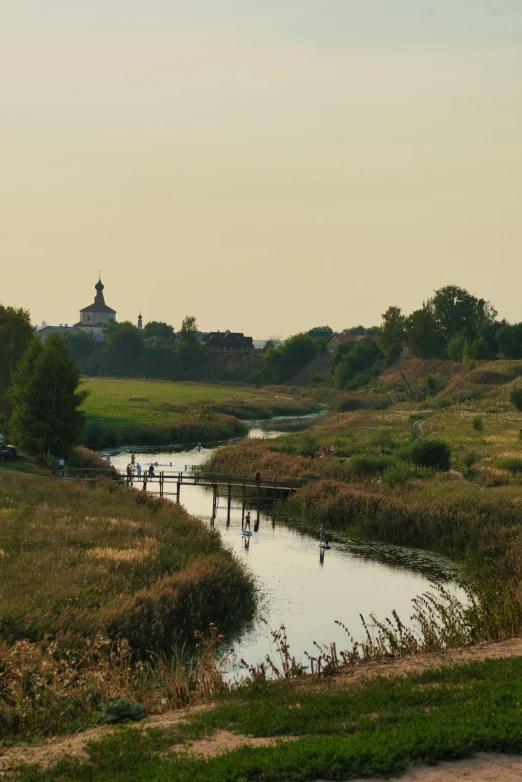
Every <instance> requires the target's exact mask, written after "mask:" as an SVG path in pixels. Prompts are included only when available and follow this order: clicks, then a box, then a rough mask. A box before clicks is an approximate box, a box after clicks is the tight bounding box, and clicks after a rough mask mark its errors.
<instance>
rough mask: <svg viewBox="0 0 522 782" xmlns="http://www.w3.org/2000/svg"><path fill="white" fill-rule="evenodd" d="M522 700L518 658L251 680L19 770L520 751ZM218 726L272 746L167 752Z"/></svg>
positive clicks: (309, 775) (142, 773)
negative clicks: (402, 671) (162, 725)
mask: <svg viewBox="0 0 522 782" xmlns="http://www.w3.org/2000/svg"><path fill="white" fill-rule="evenodd" d="M521 703H522V658H519V657H517V658H511V659H505V660H496V661H492V660H489V661H486V662H483V663H473V664H470V665H463V666H459V667H454V668H446V669H440V670H434V671H429V672H426V673H424V674H422V675H415V676H408V677H405V678H398V677H396V678H390V679H375V680H373V681H367V682H366V683H361V684H359V686H358V687H357V688H356V689H355V688H348V689H343V688H339V687H332V688H331V687H330V686H329V684H328V683H327V682H326V683H323V684H322V685H319V683H315V684H314V686H313V687H303V686H297V687H296V686H295V685H294V684H293V683H292V682H279V683H272V684H258V685H250V686H249V687H247V688H243V689H241V690H239V691H237V692H233V693H229V694H228V695H226V696H223V697H222V699H221V700H220V701H219V702H218V704H217V707H216V708H215V709H212V710H205V711H203V712H199V713H197V714H193V715H191V716H189V717H188V718H187V719H186V720H185V721H183V722H181V723H179V724H178V725H176V726H175V727H172V728H170V729H149V730H147V731H137V730H135V729H133V728H123V729H121V730H119V731H118V732H116V733H111V734H108V735H106V736H105V737H104V738H103V739H102V740H101V741H95V742H94V741H93V742H91V743H90V744H89V745H88V747H87V751H88V756H89V759H88V760H87V761H83V762H82V761H74V760H71V761H62V762H61V763H59V764H58V765H57V766H55V767H54V768H51V769H49V770H47V771H40V770H38V769H37V768H34V767H33V768H28V769H26V770H24V771H22V772H21V773H20V774H19V775H16V779H18V780H20V782H57V781H58V780H60V782H66V781H69V780H71V781H72V780H74V781H75V782H94V781H96V782H102V780H111V782H118V780H128V779H132V780H136V782H140V781H141V780H143V782H146V781H147V782H148V780H151V779H154V780H158V782H159V781H161V780H165V782H167V780H168V782H185V781H187V782H188V780H190V781H191V782H198V781H199V780H201V782H213V780H215V781H216V782H221V781H222V780H225V779H226V780H231V781H232V780H237V782H243V781H244V780H265V782H266V781H267V780H274V781H275V780H278V781H279V782H284V780H288V781H289V782H290V780H292V781H293V782H296V781H297V780H312V779H318V778H321V779H339V780H342V779H354V778H356V777H373V776H376V775H377V776H385V775H386V776H387V775H396V774H400V773H401V772H402V771H404V770H405V769H407V768H408V766H411V765H418V764H420V763H435V762H437V761H441V760H449V759H458V758H465V757H470V756H472V755H473V754H474V753H476V752H509V753H522V738H521V735H520V718H521V714H520V712H521V705H520V704H521ZM223 730H225V731H232V732H233V735H235V736H239V737H241V736H242V737H244V738H246V737H256V738H264V739H274V743H272V744H271V745H270V746H265V747H256V748H253V747H249V746H243V747H241V746H240V747H239V748H238V749H236V750H234V751H232V752H228V753H226V754H221V755H218V756H217V757H210V758H209V759H206V760H205V759H203V758H202V757H199V756H198V755H197V754H191V753H190V752H179V751H178V752H176V750H182V749H183V748H184V747H186V745H187V742H190V741H197V740H198V739H201V738H203V737H205V736H212V735H214V734H215V732H216V731H223ZM288 739H290V740H288ZM277 740H280V741H279V742H278V741H277ZM239 743H240V742H239V741H238V744H239ZM197 746H198V745H197V744H195V746H194V748H195V750H196V752H197Z"/></svg>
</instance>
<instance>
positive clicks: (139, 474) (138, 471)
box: [136, 462, 141, 478]
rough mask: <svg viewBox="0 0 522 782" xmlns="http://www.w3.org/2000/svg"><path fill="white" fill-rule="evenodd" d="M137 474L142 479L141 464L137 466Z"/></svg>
mask: <svg viewBox="0 0 522 782" xmlns="http://www.w3.org/2000/svg"><path fill="white" fill-rule="evenodd" d="M136 474H137V476H138V478H141V464H140V463H139V462H138V463H137V465H136Z"/></svg>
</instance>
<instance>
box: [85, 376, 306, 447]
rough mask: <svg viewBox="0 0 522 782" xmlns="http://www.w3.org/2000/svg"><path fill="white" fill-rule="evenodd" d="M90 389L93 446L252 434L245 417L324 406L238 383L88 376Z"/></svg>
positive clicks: (88, 425) (89, 435)
mask: <svg viewBox="0 0 522 782" xmlns="http://www.w3.org/2000/svg"><path fill="white" fill-rule="evenodd" d="M84 388H85V390H87V391H88V392H89V396H88V397H87V400H86V401H85V403H84V406H83V408H84V410H85V413H86V415H87V423H86V429H85V437H84V439H85V444H86V445H87V446H89V447H90V448H103V447H114V446H118V445H130V444H132V445H169V444H175V443H197V442H199V441H202V442H203V441H218V440H228V439H230V438H232V437H240V436H243V435H245V434H246V432H247V431H248V427H247V425H246V424H245V423H244V421H245V420H252V419H270V418H273V417H274V416H278V415H302V414H306V413H311V412H316V411H317V410H319V409H320V407H319V405H318V404H317V403H316V402H314V401H313V400H311V399H306V398H296V397H293V396H290V395H288V394H285V393H283V392H281V391H277V392H276V391H273V392H272V391H258V390H253V389H251V388H250V389H249V388H238V387H233V386H210V385H202V384H193V383H170V382H167V381H163V382H162V381H152V380H127V379H115V378H88V379H87V378H86V379H85V382H84Z"/></svg>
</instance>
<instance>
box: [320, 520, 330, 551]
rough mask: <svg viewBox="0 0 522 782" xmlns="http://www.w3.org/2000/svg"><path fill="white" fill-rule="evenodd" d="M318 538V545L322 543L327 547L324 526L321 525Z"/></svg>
mask: <svg viewBox="0 0 522 782" xmlns="http://www.w3.org/2000/svg"><path fill="white" fill-rule="evenodd" d="M319 538H320V540H319V542H320V543H324V544H325V546H327V545H328V538H327V537H326V527H325V526H324V524H321V529H320V530H319Z"/></svg>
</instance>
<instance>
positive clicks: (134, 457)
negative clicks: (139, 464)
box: [131, 453, 136, 467]
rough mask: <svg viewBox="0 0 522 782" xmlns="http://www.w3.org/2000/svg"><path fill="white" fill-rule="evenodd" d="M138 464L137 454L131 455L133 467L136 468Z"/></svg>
mask: <svg viewBox="0 0 522 782" xmlns="http://www.w3.org/2000/svg"><path fill="white" fill-rule="evenodd" d="M135 464H136V456H135V454H133V453H131V465H132V466H133V467H134V465H135Z"/></svg>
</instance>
